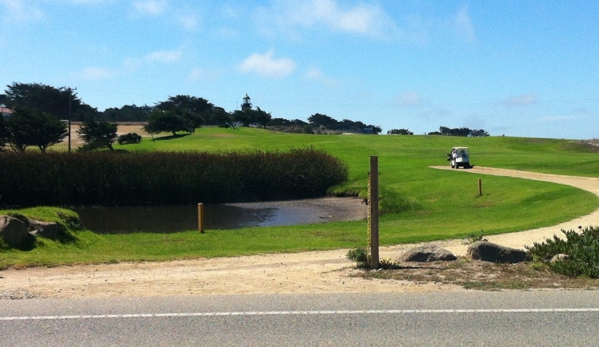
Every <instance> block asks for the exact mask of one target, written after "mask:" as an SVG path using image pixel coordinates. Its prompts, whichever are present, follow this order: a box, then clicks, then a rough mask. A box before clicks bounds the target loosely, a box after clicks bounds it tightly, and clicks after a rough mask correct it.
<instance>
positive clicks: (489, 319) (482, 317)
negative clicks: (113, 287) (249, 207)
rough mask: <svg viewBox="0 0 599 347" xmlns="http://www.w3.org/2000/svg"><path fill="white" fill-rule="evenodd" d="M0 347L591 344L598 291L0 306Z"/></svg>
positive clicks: (596, 338) (596, 334)
mask: <svg viewBox="0 0 599 347" xmlns="http://www.w3.org/2000/svg"><path fill="white" fill-rule="evenodd" d="M0 346H502V347H505V346H519V347H521V346H599V292H597V291H531V292H470V291H468V292H455V293H398V294H371V295H370V294H332V295H249V296H247V295H246V296H197V297H192V296H190V297H170V298H131V299H86V300H68V299H60V300H57V299H31V300H20V301H10V300H1V301H0Z"/></svg>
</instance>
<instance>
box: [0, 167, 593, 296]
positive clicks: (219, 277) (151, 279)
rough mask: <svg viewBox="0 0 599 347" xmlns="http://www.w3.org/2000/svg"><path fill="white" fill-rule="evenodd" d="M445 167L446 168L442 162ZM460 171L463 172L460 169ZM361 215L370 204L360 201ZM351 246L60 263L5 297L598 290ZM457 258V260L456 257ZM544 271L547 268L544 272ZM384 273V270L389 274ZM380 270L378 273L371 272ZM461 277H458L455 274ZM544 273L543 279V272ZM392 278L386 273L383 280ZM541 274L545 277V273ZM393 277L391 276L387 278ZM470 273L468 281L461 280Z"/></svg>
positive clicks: (448, 244) (8, 279)
mask: <svg viewBox="0 0 599 347" xmlns="http://www.w3.org/2000/svg"><path fill="white" fill-rule="evenodd" d="M436 169H446V167H436ZM460 171H462V170H460ZM463 171H465V172H468V173H472V174H486V175H502V176H513V177H522V178H527V179H533V180H541V181H548V182H555V183H559V184H567V185H571V186H574V187H578V188H581V189H585V190H588V191H590V192H593V193H594V194H597V195H599V179H597V178H581V177H573V176H557V175H548V174H538V173H530V172H523V171H514V170H502V169H493V168H484V167H475V168H473V169H470V170H463ZM352 203H354V204H356V206H355V208H356V211H357V213H358V214H361V215H360V216H362V215H363V213H364V210H365V209H366V206H365V205H361V202H360V201H359V200H354V201H353V202H352ZM598 225H599V209H598V210H596V211H594V212H593V213H591V214H589V215H587V216H583V217H580V218H577V219H575V220H572V221H569V222H566V223H562V224H559V225H556V226H552V227H548V228H540V229H535V230H528V231H522V232H517V233H511V234H504V235H497V236H488V237H486V238H487V239H488V240H489V241H491V242H495V243H498V244H501V245H505V246H509V247H515V248H523V247H524V245H532V243H533V242H541V241H543V240H544V239H545V238H551V237H553V235H554V234H560V230H561V229H566V230H569V229H577V228H578V227H579V226H598ZM463 241H464V240H450V241H441V242H434V244H436V245H439V246H441V247H443V248H445V249H447V250H449V251H451V252H453V253H454V254H455V255H456V256H458V257H462V256H464V255H465V254H466V249H467V245H465V244H464V242H463ZM415 246H417V245H416V244H410V245H400V246H392V247H382V248H381V249H380V255H381V258H387V257H389V258H397V257H398V256H400V255H401V254H402V253H403V252H405V251H406V250H407V249H409V248H412V247H415ZM347 251H348V250H347V249H341V250H335V251H324V252H306V253H294V254H267V255H257V256H244V257H234V258H213V259H194V260H185V261H171V262H160V263H154V262H151V263H147V262H143V263H120V264H104V265H87V266H63V267H56V268H28V269H24V270H17V269H7V270H4V271H0V299H1V298H4V299H21V298H32V297H51V298H99V297H136V296H171V295H218V294H268V293H365V292H370V293H372V292H431V291H459V290H466V289H464V288H476V287H477V286H478V287H480V288H485V283H487V282H493V281H495V280H497V279H498V278H502V277H503V278H509V279H510V280H511V282H510V283H508V284H507V285H502V284H500V285H499V286H495V287H492V288H490V289H502V288H508V289H522V288H538V287H542V288H572V287H584V288H595V287H597V286H598V282H597V281H596V280H591V281H585V282H582V283H581V282H576V283H573V282H572V280H571V279H567V278H563V277H560V276H556V275H551V274H549V272H548V271H546V270H543V269H540V270H539V271H536V272H535V274H530V273H529V269H519V268H518V267H514V266H510V265H495V264H489V263H484V262H477V261H467V260H464V259H463V258H461V260H460V261H459V262H457V263H456V264H457V265H456V264H454V265H447V264H427V265H422V264H406V267H405V268H404V269H403V270H402V269H400V270H393V272H392V273H387V276H380V278H379V277H378V276H377V274H378V273H379V272H373V271H370V275H369V276H366V277H365V276H363V275H364V271H362V270H358V269H356V268H355V263H353V262H351V261H349V260H347V259H346V254H347ZM454 263H455V262H454ZM545 272H546V273H545ZM383 273H384V271H381V272H380V274H383ZM373 274H374V275H373ZM456 276H457V280H456V279H455V277H456ZM535 276H536V277H535ZM539 276H540V277H539ZM383 277H384V278H387V279H382V278H383ZM541 277H542V278H541ZM389 278H392V279H389ZM518 278H522V281H523V282H527V281H529V282H530V281H533V282H537V283H541V282H542V284H543V285H541V286H532V287H530V286H527V285H523V286H520V284H521V283H520V282H519V281H516V282H514V279H518ZM464 279H467V280H468V281H466V282H467V284H465V282H464V281H463V280H464Z"/></svg>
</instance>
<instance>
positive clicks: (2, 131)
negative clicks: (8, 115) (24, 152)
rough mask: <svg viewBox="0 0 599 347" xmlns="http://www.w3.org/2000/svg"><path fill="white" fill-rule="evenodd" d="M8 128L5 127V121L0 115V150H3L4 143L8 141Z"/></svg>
mask: <svg viewBox="0 0 599 347" xmlns="http://www.w3.org/2000/svg"><path fill="white" fill-rule="evenodd" d="M8 135H9V133H8V129H7V128H6V121H5V120H4V116H2V115H0V151H2V150H4V147H5V146H6V143H7V142H8Z"/></svg>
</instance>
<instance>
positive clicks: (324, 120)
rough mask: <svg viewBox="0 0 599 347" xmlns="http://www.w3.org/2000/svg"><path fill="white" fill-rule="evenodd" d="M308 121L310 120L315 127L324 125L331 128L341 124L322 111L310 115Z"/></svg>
mask: <svg viewBox="0 0 599 347" xmlns="http://www.w3.org/2000/svg"><path fill="white" fill-rule="evenodd" d="M308 122H310V125H311V126H313V127H317V126H321V125H322V126H323V127H325V128H327V129H331V130H333V129H336V128H337V126H338V124H339V122H338V121H336V120H335V119H333V118H331V117H329V116H327V115H325V114H320V113H315V114H313V115H311V116H310V117H308Z"/></svg>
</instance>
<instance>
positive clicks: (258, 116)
mask: <svg viewBox="0 0 599 347" xmlns="http://www.w3.org/2000/svg"><path fill="white" fill-rule="evenodd" d="M246 112H247V111H246ZM249 112H251V113H253V115H252V116H253V117H252V118H254V122H256V123H258V124H259V125H261V126H262V127H263V128H264V129H266V124H268V122H270V120H271V119H272V116H271V115H270V113H266V112H265V111H262V110H261V109H260V107H257V109H256V110H255V111H254V110H249Z"/></svg>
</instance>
